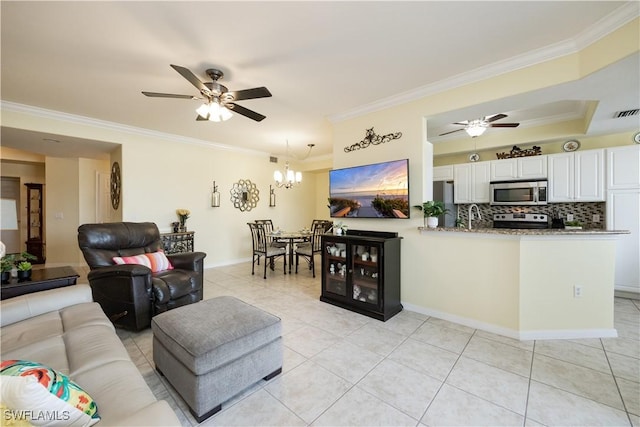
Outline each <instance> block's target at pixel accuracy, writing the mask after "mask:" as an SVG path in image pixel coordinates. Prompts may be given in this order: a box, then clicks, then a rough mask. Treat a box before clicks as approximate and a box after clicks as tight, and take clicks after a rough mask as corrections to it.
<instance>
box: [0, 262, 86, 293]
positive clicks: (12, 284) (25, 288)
mask: <svg viewBox="0 0 640 427" xmlns="http://www.w3.org/2000/svg"><path fill="white" fill-rule="evenodd" d="M78 277H80V276H79V275H78V273H76V271H75V270H74V269H73V268H71V267H52V268H41V269H37V270H33V271H32V272H31V279H27V280H24V281H18V279H17V278H15V277H12V278H11V279H10V280H9V283H3V284H2V285H0V286H1V287H0V299H7V298H13V297H17V296H20V295H24V294H30V293H32V292H39V291H46V290H47V289H54V288H62V287H65V286H71V285H75V284H76V280H78Z"/></svg>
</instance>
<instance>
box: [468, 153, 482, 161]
mask: <svg viewBox="0 0 640 427" xmlns="http://www.w3.org/2000/svg"><path fill="white" fill-rule="evenodd" d="M478 160H480V154H478V153H471V154H469V161H470V162H477V161H478Z"/></svg>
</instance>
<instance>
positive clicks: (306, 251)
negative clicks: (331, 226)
mask: <svg viewBox="0 0 640 427" xmlns="http://www.w3.org/2000/svg"><path fill="white" fill-rule="evenodd" d="M326 222H331V221H324V222H322V223H318V224H316V225H315V227H314V228H313V230H312V231H311V240H310V241H309V243H308V244H300V245H298V246H297V247H296V274H297V273H298V264H299V261H300V257H303V258H305V259H306V260H307V262H308V263H309V268H310V269H311V272H312V274H313V277H314V278H315V277H316V263H315V260H314V258H315V255H316V254H318V253H320V252H321V251H322V246H321V237H322V235H323V234H324V233H325V231H326V229H325V227H327V224H326Z"/></svg>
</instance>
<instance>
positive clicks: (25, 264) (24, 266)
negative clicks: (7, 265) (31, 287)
mask: <svg viewBox="0 0 640 427" xmlns="http://www.w3.org/2000/svg"><path fill="white" fill-rule="evenodd" d="M16 267H17V268H18V280H19V281H21V280H27V279H30V278H31V270H32V269H33V265H31V263H30V262H29V261H20V262H19V263H17V264H16Z"/></svg>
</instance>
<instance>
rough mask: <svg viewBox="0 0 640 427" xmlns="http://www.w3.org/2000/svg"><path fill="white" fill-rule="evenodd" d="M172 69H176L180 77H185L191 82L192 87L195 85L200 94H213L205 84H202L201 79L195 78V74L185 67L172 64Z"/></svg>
mask: <svg viewBox="0 0 640 427" xmlns="http://www.w3.org/2000/svg"><path fill="white" fill-rule="evenodd" d="M171 68H173V69H174V70H176V71H177V72H178V73H180V75H181V76H182V77H184V78H185V79H187V80H189V83H191V84H192V85H194V86H195V87H196V88H197V89H198V90H199V91H200V92H203V93H211V91H210V90H209V88H208V87H206V86H205V85H204V83H202V82H201V81H200V79H199V78H197V77H196V76H195V74H193V73H192V72H191V70H189V69H188V68H184V67H181V66H179V65H173V64H171Z"/></svg>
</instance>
